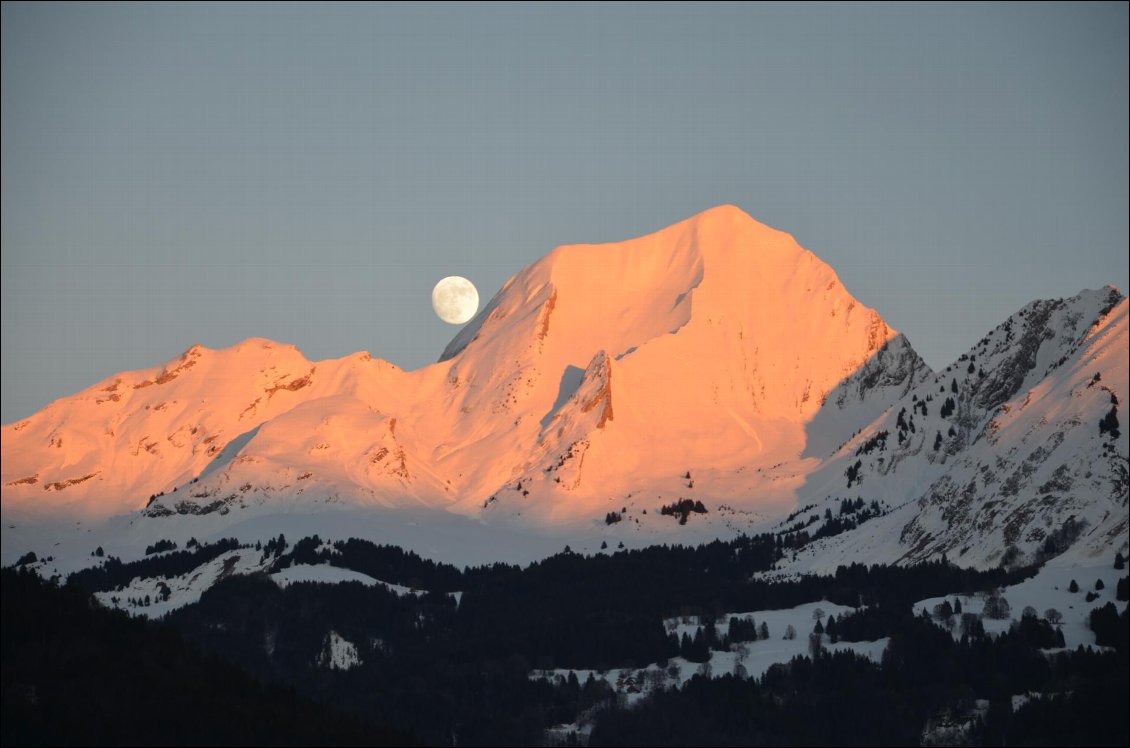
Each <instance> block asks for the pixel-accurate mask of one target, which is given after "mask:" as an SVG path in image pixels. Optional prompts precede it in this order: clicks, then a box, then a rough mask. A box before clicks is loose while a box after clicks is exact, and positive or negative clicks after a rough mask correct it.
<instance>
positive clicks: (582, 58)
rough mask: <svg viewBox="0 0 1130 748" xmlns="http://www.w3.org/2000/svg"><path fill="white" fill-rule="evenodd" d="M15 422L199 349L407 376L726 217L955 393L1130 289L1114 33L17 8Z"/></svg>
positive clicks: (644, 15)
mask: <svg viewBox="0 0 1130 748" xmlns="http://www.w3.org/2000/svg"><path fill="white" fill-rule="evenodd" d="M2 16H3V17H2V37H3V44H2V57H3V60H2V62H3V66H2V78H3V88H2V94H0V103H2V110H0V118H2V124H3V130H2V138H0V140H2V153H0V156H2V158H0V169H2V172H3V174H2V177H3V182H2V189H0V197H2V208H0V239H2V245H0V246H2V259H0V265H2V274H0V281H2V296H0V302H2V323H0V326H2V356H0V369H2V372H0V382H2V397H0V420H2V421H3V422H4V423H10V422H12V421H14V420H18V419H20V418H23V417H26V416H27V415H30V414H31V413H33V412H35V411H37V410H39V409H40V408H42V407H43V406H44V405H46V404H47V403H48V402H50V401H51V400H53V399H55V398H57V397H61V396H65V395H68V394H71V393H73V392H76V391H78V390H80V389H83V388H85V387H87V386H90V385H92V384H94V383H95V382H97V381H99V380H100V379H103V378H105V377H107V376H109V375H111V374H113V373H115V372H118V371H122V370H130V369H137V368H144V367H150V366H157V365H160V364H162V363H164V362H165V361H167V360H169V359H171V358H173V357H175V356H177V355H179V354H180V353H181V352H182V351H183V350H185V349H186V348H188V347H189V346H190V345H192V344H194V343H197V342H199V343H203V344H204V345H206V346H208V347H212V348H220V347H226V346H229V345H232V344H234V343H236V342H238V341H240V340H242V339H244V338H247V337H267V338H272V339H275V340H279V341H283V342H288V343H293V344H295V345H297V346H298V347H299V348H300V349H301V350H302V351H303V353H304V354H305V355H306V356H307V358H309V359H311V360H318V359H324V358H336V357H339V356H343V355H347V354H349V353H352V352H354V351H360V350H367V351H370V352H372V353H373V355H375V356H378V357H380V358H384V359H387V360H389V361H392V362H394V363H396V364H397V365H399V366H401V367H403V368H407V369H414V368H418V367H420V366H424V365H426V364H428V363H431V362H434V361H435V360H436V359H437V358H438V357H439V355H440V353H441V351H442V350H443V348H444V345H445V344H446V343H447V341H448V340H449V339H450V338H451V337H453V336H454V334H455V333H456V332H457V331H458V328H457V327H453V326H451V325H447V324H445V323H443V322H441V321H440V320H439V319H437V318H436V316H435V314H433V312H432V310H431V303H430V298H431V289H432V286H433V285H434V284H435V283H436V281H438V280H439V279H440V278H442V277H444V276H447V275H462V276H466V277H467V278H470V279H471V280H472V281H473V282H474V283H475V284H476V285H477V286H478V288H479V292H480V296H481V297H482V298H483V301H484V303H485V302H486V301H487V300H489V298H490V297H491V296H493V295H494V293H495V292H496V291H497V290H498V289H499V288H500V287H501V286H502V284H503V283H504V282H505V281H506V279H507V278H508V277H510V276H511V275H513V274H514V273H517V272H518V271H519V270H521V269H522V268H523V267H524V266H525V265H527V264H529V263H531V262H533V261H535V260H537V259H539V258H540V257H542V256H543V255H545V254H546V253H547V252H548V251H549V250H551V249H552V248H553V247H555V246H558V245H561V244H573V243H597V242H609V241H619V240H623V239H627V238H631V237H634V236H639V235H643V234H646V233H650V232H652V231H655V230H658V229H660V228H663V227H664V226H668V225H670V224H672V223H675V222H677V221H679V220H682V219H684V218H686V217H688V216H691V215H693V214H695V213H698V212H700V211H702V210H705V209H707V208H710V207H712V206H715V205H720V204H725V203H731V204H734V205H737V206H739V207H741V208H742V209H744V210H745V211H746V212H747V213H749V214H750V215H752V216H753V217H754V218H757V219H758V220H760V221H762V222H763V223H767V224H769V225H771V226H774V227H776V228H779V229H782V230H785V231H788V232H789V233H791V234H793V235H794V236H795V237H796V238H797V240H798V241H799V242H800V243H801V244H802V245H803V246H804V247H806V248H807V249H809V250H811V251H813V252H815V253H816V254H817V255H818V256H819V257H821V258H822V259H823V260H824V261H826V262H827V263H829V264H830V265H831V266H832V267H833V268H834V269H835V270H836V272H837V273H838V274H839V276H840V278H841V280H843V282H844V284H845V286H846V287H847V288H848V290H849V291H850V292H851V293H852V294H853V295H854V296H855V297H856V298H857V299H859V300H860V301H862V302H863V303H864V304H867V305H868V306H871V307H874V308H875V309H877V310H878V311H879V313H880V314H881V315H882V316H883V317H884V319H885V320H886V321H887V322H888V323H889V324H890V325H892V326H893V327H895V328H896V329H898V330H900V331H901V332H904V333H905V334H906V335H907V336H908V337H909V339H910V341H911V343H912V344H913V345H914V347H915V348H916V349H917V350H918V351H919V353H920V354H921V355H922V356H923V357H924V358H925V359H926V360H927V362H928V363H929V364H930V365H932V366H934V367H935V368H943V367H944V366H945V365H946V364H947V363H949V362H950V361H951V360H953V359H954V358H956V357H957V356H958V355H960V354H961V353H962V352H964V351H965V350H966V349H967V348H968V347H970V346H971V345H972V344H973V343H975V342H976V341H977V340H978V339H979V338H980V337H981V336H982V335H983V334H984V333H985V332H986V331H988V330H989V329H991V328H992V327H994V326H995V325H996V324H998V323H999V322H1001V321H1002V320H1003V319H1004V318H1005V317H1007V316H1008V315H1009V314H1010V313H1012V312H1013V311H1015V310H1016V309H1018V308H1019V307H1021V306H1023V305H1024V304H1025V303H1027V302H1028V301H1031V300H1032V299H1035V298H1048V297H1062V296H1069V295H1073V294H1075V293H1077V292H1078V291H1079V290H1081V289H1083V288H1097V287H1100V286H1103V285H1105V284H1114V285H1116V286H1118V287H1119V288H1120V289H1121V290H1123V292H1125V291H1126V290H1127V286H1128V282H1127V278H1128V271H1127V248H1128V246H1130V236H1128V229H1127V224H1128V219H1127V203H1128V201H1130V195H1128V171H1127V169H1128V167H1127V164H1128V152H1127V142H1128V140H1130V132H1128V117H1127V111H1128V103H1127V90H1128V52H1127V38H1128V32H1127V28H1128V18H1127V4H1125V3H1110V4H1097V5H1087V4H1083V3H1072V4H1070V5H1057V4H1035V5H1023V4H1017V3H1006V4H999V5H980V4H942V5H929V4H908V5H850V4H845V3H833V4H830V5H824V6H820V5H817V4H814V3H802V4H797V5H791V4H786V5H772V4H750V5H744V4H741V5H739V4H721V5H709V4H703V3H695V4H693V5H679V4H656V5H648V4H643V3H629V4H623V5H617V4H599V5H596V4H594V5H585V4H574V3H569V4H563V5H556V4H549V5H545V4H523V5H519V4H516V3H506V4H499V5H490V4H483V3H476V4H465V5H463V4H459V5H454V4H453V5H445V4H436V3H421V4H407V5H394V4H384V3H382V4H378V5H371V6H370V5H360V4H343V5H334V4H329V3H318V4H316V5H304V4H289V3H288V4H280V5H271V4H260V3H255V4H250V5H239V4H223V5H212V4H203V3H201V4H196V3H193V4H188V5H177V4H131V5H115V4H110V5H103V4H72V3H66V4H59V5H48V4H39V3H36V4H21V3H9V2H5V3H4V4H3V6H2Z"/></svg>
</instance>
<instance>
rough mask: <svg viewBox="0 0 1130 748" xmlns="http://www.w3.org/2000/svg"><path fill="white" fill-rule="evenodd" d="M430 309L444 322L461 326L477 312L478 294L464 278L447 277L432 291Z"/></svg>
mask: <svg viewBox="0 0 1130 748" xmlns="http://www.w3.org/2000/svg"><path fill="white" fill-rule="evenodd" d="M432 309H435V310H436V315H437V316H438V317H439V318H440V319H442V320H443V321H444V322H447V323H448V324H451V325H461V324H463V323H464V322H466V321H467V320H469V319H471V318H472V317H474V316H475V312H477V311H479V292H478V291H477V290H475V284H474V283H472V282H471V281H469V280H467V279H466V278H461V277H460V276H458V275H449V276H447V277H446V278H444V279H443V280H441V281H440V282H439V283H437V284H436V287H435V288H433V289H432Z"/></svg>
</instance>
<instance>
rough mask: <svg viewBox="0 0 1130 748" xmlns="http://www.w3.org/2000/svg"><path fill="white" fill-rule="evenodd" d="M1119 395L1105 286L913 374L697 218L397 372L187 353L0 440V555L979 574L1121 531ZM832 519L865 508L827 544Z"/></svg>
mask: <svg viewBox="0 0 1130 748" xmlns="http://www.w3.org/2000/svg"><path fill="white" fill-rule="evenodd" d="M1120 310H1121V311H1120ZM1119 315H1121V316H1119ZM1119 320H1121V321H1119ZM967 364H973V366H972V370H969V369H970V367H969V366H968V365H967ZM1095 373H1099V374H1101V381H1100V380H1096V381H1095V382H1094V383H1092V385H1091V386H1090V387H1088V386H1087V385H1088V382H1090V381H1091V380H1090V377H1092V376H1093V374H1095ZM1126 376H1127V375H1126V329H1125V301H1124V300H1123V299H1122V298H1121V295H1120V294H1118V292H1117V291H1114V290H1113V289H1104V290H1101V291H1097V292H1085V293H1084V294H1082V295H1080V296H1078V297H1075V298H1073V299H1067V300H1059V301H1048V302H1035V303H1034V304H1032V305H1030V306H1029V307H1026V308H1025V310H1022V311H1021V312H1019V313H1018V314H1017V315H1014V316H1013V318H1011V319H1010V320H1009V321H1007V322H1006V323H1005V324H1004V325H1002V326H1001V327H999V328H997V330H995V331H993V332H992V333H990V335H989V336H987V337H986V338H985V339H984V340H982V341H981V342H980V343H978V345H977V346H975V348H974V349H973V350H972V351H971V352H970V353H969V354H967V355H966V357H963V358H962V359H961V360H960V361H959V362H957V363H955V364H954V365H951V367H949V368H948V369H947V370H946V371H945V372H939V373H935V372H933V371H931V370H930V368H929V367H928V366H927V365H926V364H925V362H924V361H922V359H921V358H920V357H919V356H918V355H917V353H916V352H915V351H914V349H913V347H912V346H911V345H910V343H909V342H908V341H907V340H906V338H905V337H904V336H902V335H900V334H898V333H897V332H896V331H895V330H893V329H892V328H891V327H890V326H888V325H887V324H886V323H885V322H884V321H883V320H882V318H881V317H880V316H879V315H878V314H877V313H876V312H875V311H874V310H872V309H869V308H867V307H866V306H864V305H862V304H861V303H859V302H858V301H857V300H856V299H854V298H853V297H852V296H851V295H850V294H849V293H848V291H847V290H846V289H845V288H844V286H843V284H842V283H840V281H839V279H838V278H837V277H836V274H835V272H834V271H833V270H832V269H831V268H830V267H829V266H828V265H826V264H825V263H823V262H822V261H821V260H819V259H818V258H817V257H816V256H815V255H813V254H812V253H811V252H809V251H807V250H805V249H804V248H802V247H801V246H799V245H798V244H797V243H796V241H795V240H794V239H793V238H792V237H791V236H789V235H788V234H785V233H783V232H780V231H777V230H775V229H773V228H770V227H768V226H765V225H763V224H761V223H759V222H757V221H755V220H754V219H752V218H751V217H750V216H748V215H747V214H745V213H744V212H742V211H741V210H739V209H737V208H735V207H732V206H721V207H718V208H714V209H711V210H708V211H706V212H704V213H701V214H699V215H696V216H693V217H691V218H689V219H687V220H685V221H682V222H680V223H677V224H675V225H673V226H670V227H668V228H666V229H663V230H661V231H659V232H656V233H654V234H651V235H648V236H645V237H641V238H637V239H631V240H628V241H624V242H619V243H614V244H604V245H571V246H563V247H558V248H557V249H555V250H553V251H552V252H550V253H549V254H548V255H547V256H545V257H544V258H543V259H541V260H539V261H537V262H535V263H533V264H532V265H530V266H528V267H527V268H525V269H524V270H522V271H521V272H519V273H518V274H517V275H515V276H514V277H512V278H511V279H510V280H508V281H507V282H506V284H505V285H504V286H503V287H502V289H501V290H500V291H499V292H498V293H497V294H496V295H495V296H494V298H493V299H491V301H490V302H489V303H488V304H487V305H486V306H485V307H484V308H483V310H482V311H481V312H480V313H479V314H478V316H477V317H476V318H475V319H474V320H472V321H471V322H470V323H469V324H468V325H467V326H466V327H465V328H464V329H463V330H462V331H460V333H459V334H458V335H457V336H456V337H455V338H454V339H453V340H452V341H451V343H450V344H449V345H448V346H447V348H446V349H445V351H444V352H443V354H442V356H441V357H440V360H439V361H438V362H437V363H436V364H433V365H430V366H427V367H424V368H422V369H419V370H416V371H403V370H401V369H399V368H397V367H396V366H394V365H392V364H390V363H388V362H385V361H381V360H379V359H374V358H372V357H371V356H370V355H369V354H367V353H357V354H353V355H351V356H347V357H345V358H341V359H335V360H329V361H320V362H310V361H307V360H306V359H305V357H304V356H303V355H302V354H301V353H300V352H299V351H298V350H297V349H295V348H294V347H293V346H289V345H283V344H280V343H274V342H271V341H268V340H262V339H251V340H247V341H244V342H242V343H240V344H238V345H236V346H234V347H232V348H228V349H224V350H209V349H206V348H203V347H202V346H193V347H192V348H189V349H188V350H187V351H185V352H184V353H183V354H182V355H181V356H179V357H177V358H175V359H173V360H172V361H170V362H168V363H167V364H165V365H164V366H160V367H156V368H154V369H148V370H143V371H137V372H126V373H122V374H119V375H116V376H114V377H110V378H109V379H107V380H105V381H103V382H100V383H98V384H96V385H94V386H93V387H91V388H89V389H87V390H84V391H83V392H80V393H78V394H76V395H73V396H71V397H67V398H63V399H61V400H58V401H56V402H54V403H52V404H51V405H49V406H48V407H47V408H45V409H44V410H42V411H40V412H39V413H36V414H35V415H33V416H32V417H30V418H28V419H26V420H24V421H21V422H19V423H15V424H10V425H6V426H4V427H3V468H2V473H3V475H2V482H3V487H2V497H3V511H4V518H5V523H4V530H3V532H4V533H5V537H4V540H5V542H4V550H5V557H6V558H7V556H8V555H11V554H14V553H17V552H19V553H22V550H20V549H23V550H27V548H25V547H24V546H27V545H28V544H29V543H31V542H32V539H33V537H34V538H37V540H36V542H41V541H42V539H43V537H44V536H42V535H34V534H28V532H29V528H31V527H33V526H36V525H37V524H39V525H43V526H46V525H47V524H48V523H54V524H53V525H52V526H53V527H56V528H57V527H60V526H63V525H68V524H70V523H72V522H74V521H77V522H79V523H84V522H85V523H86V524H84V525H82V533H95V534H94V535H80V536H79V537H80V538H81V541H77V540H76V541H75V543H76V545H75V547H76V548H78V547H83V548H86V551H85V552H86V553H89V551H90V548H89V547H87V546H90V545H91V543H92V542H93V540H94V539H95V538H104V539H105V541H106V543H108V544H109V545H108V547H111V546H113V545H114V544H117V547H118V548H119V549H122V548H124V549H126V550H131V549H132V551H131V552H135V553H137V552H139V549H140V548H141V547H144V545H146V544H149V543H152V542H153V541H154V540H155V539H157V538H165V537H168V538H180V539H182V540H185V539H187V538H188V537H190V536H193V535H199V536H200V537H202V538H203V537H219V536H223V535H225V534H228V533H236V534H241V535H246V536H248V537H252V538H254V537H267V536H268V535H269V534H273V533H277V532H280V531H282V530H283V529H286V530H287V531H288V532H303V533H312V532H322V533H324V534H329V535H345V534H359V535H367V536H369V537H374V538H380V539H382V540H384V541H385V542H398V543H401V544H406V545H412V546H413V547H416V549H417V550H420V551H421V552H424V553H426V554H430V555H433V556H439V557H443V558H445V559H446V560H451V561H458V562H463V561H467V560H469V559H471V558H474V559H475V560H480V561H481V560H491V559H492V558H495V559H497V558H498V557H500V556H505V554H507V553H510V552H512V551H513V548H516V547H519V546H521V547H522V548H523V550H522V551H521V554H525V555H523V556H521V557H522V558H532V557H537V556H538V555H539V554H544V553H546V552H550V551H552V550H556V549H557V548H560V545H561V540H562V539H571V540H579V542H581V543H582V544H583V545H582V547H586V548H590V549H595V542H600V541H601V540H602V539H605V538H607V539H608V540H613V541H621V542H624V541H626V542H628V543H630V544H635V545H640V544H646V543H648V542H655V541H656V540H657V539H675V540H679V541H687V542H690V541H698V540H704V539H709V538H712V537H719V536H722V537H729V536H733V535H735V534H737V533H741V532H751V531H760V530H763V529H766V528H769V527H776V528H777V530H779V531H781V532H785V531H787V530H789V529H791V528H793V527H794V525H795V524H796V522H797V520H796V517H791V518H790V519H789V520H787V521H784V522H782V521H781V518H782V517H784V516H785V515H787V514H797V513H798V512H799V509H798V508H804V507H816V509H815V512H816V513H817V514H818V515H820V516H817V517H816V518H815V520H812V521H810V519H811V518H810V517H809V515H808V514H804V516H803V517H802V519H803V520H804V521H805V522H809V525H808V530H807V531H808V532H809V535H810V536H811V535H815V534H816V533H817V532H819V531H820V530H821V528H824V529H823V533H824V537H823V538H820V539H818V540H817V541H816V542H813V543H812V544H811V547H810V548H807V549H801V550H800V551H799V552H798V555H797V560H796V562H795V563H796V564H797V568H803V567H804V565H805V564H808V565H811V566H819V565H821V564H823V563H825V562H827V563H831V560H832V559H839V560H842V559H852V558H864V557H868V556H869V555H870V556H873V557H878V556H882V557H884V558H886V557H890V559H891V560H895V559H906V560H911V559H916V558H921V557H926V556H930V555H936V554H939V553H941V552H949V553H951V554H953V553H954V552H960V551H961V550H962V549H964V548H965V546H966V545H968V546H969V548H970V550H967V551H966V554H967V555H966V558H967V560H968V562H969V563H972V564H992V563H998V562H999V561H1000V560H1001V557H1002V554H1003V553H1004V551H1003V550H1002V551H1001V552H997V551H996V550H994V549H996V548H997V547H998V546H1001V543H1002V539H1003V542H1004V546H1002V547H1003V548H1005V549H1006V550H1007V548H1009V547H1012V546H1015V547H1016V548H1017V550H1016V551H1008V552H1009V553H1010V554H1012V555H1014V556H1015V555H1017V554H1028V555H1030V554H1031V553H1033V552H1034V551H1033V550H1032V549H1033V548H1035V547H1036V546H1038V545H1040V543H1041V542H1046V538H1047V537H1048V536H1049V535H1050V533H1052V532H1053V531H1054V532H1059V531H1061V530H1062V529H1063V523H1064V522H1066V520H1067V517H1069V516H1074V517H1075V519H1076V520H1077V521H1078V522H1080V523H1085V525H1086V527H1087V528H1088V530H1087V532H1089V533H1091V535H1087V536H1086V537H1092V535H1093V533H1094V532H1105V533H1107V535H1109V533H1110V532H1117V527H1118V522H1119V521H1121V522H1122V525H1121V527H1122V533H1123V535H1125V517H1126V508H1125V507H1126V499H1125V495H1126V494H1125V491H1126V488H1125V486H1126V479H1125V475H1126V460H1125V455H1126V446H1125V445H1126V442H1125V438H1126V437H1125V435H1123V434H1121V433H1119V435H1117V436H1112V435H1111V434H1112V432H1111V431H1110V430H1109V429H1108V430H1107V431H1106V432H1105V433H1104V434H1101V435H1100V434H1099V431H1098V425H1097V424H1098V419H1100V418H1105V417H1107V413H1108V411H1109V410H1110V408H1111V407H1115V408H1117V406H1116V405H1114V404H1113V402H1108V403H1107V404H1106V405H1103V403H1102V402H1100V401H1101V400H1103V398H1107V400H1109V399H1110V398H1115V399H1117V398H1124V397H1125V393H1126ZM1084 380H1086V381H1084ZM954 387H956V388H957V391H956V392H954V391H952V390H953V388H954ZM1103 388H1106V389H1103ZM947 399H951V400H952V401H953V405H952V412H950V406H948V405H946V402H947ZM943 406H945V408H946V410H947V412H946V414H945V415H943V414H942V412H941V411H942V409H943ZM951 428H952V429H953V431H952V433H951ZM938 433H940V434H941V442H940V443H938V445H937V448H936V449H935V440H936V434H938ZM1057 434H1058V436H1057ZM1084 437H1086V438H1084ZM1057 440H1058V441H1057ZM1053 443H1054V445H1053ZM1102 445H1106V446H1105V449H1106V450H1107V453H1104V452H1103V449H1102ZM857 463H858V464H857ZM1057 470H1058V471H1059V472H1056V471H1057ZM1120 470H1121V472H1119V471H1120ZM986 471H988V473H991V474H992V475H991V477H990V475H989V474H988V473H987V472H986ZM1120 476H1121V477H1120ZM974 479H975V481H974ZM971 481H974V482H973V483H971ZM976 481H980V482H976ZM1049 481H1050V483H1049ZM1057 486H1063V487H1062V488H1057ZM1045 487H1047V489H1046V490H1045ZM1036 494H1038V497H1036ZM1119 497H1121V498H1119ZM845 499H850V500H851V501H852V502H856V501H857V500H862V501H863V504H865V505H866V506H867V507H868V509H867V510H866V511H865V512H861V513H855V514H853V518H852V522H837V521H827V522H826V521H825V519H824V510H825V509H830V510H833V514H834V516H833V520H835V517H836V516H838V514H835V513H836V512H839V510H840V508H841V506H842V505H843V503H844V500H845ZM687 500H689V501H687ZM680 501H686V502H687V503H686V505H685V506H684V507H683V508H681V509H680V508H676V509H674V510H669V511H668V512H667V513H666V514H664V513H661V512H660V511H659V510H660V507H662V506H669V507H670V506H671V505H674V504H676V503H677V502H680ZM695 502H701V508H702V509H705V510H706V511H705V512H698V511H693V510H694V509H697V508H699V507H698V506H696V505H695ZM871 502H875V504H874V508H871ZM1032 502H1044V505H1046V506H1045V508H1043V509H1038V508H1036V505H1035V504H1032ZM1104 502H1105V503H1104ZM1119 502H1121V504H1120V503H1119ZM688 507H689V508H688ZM852 507H853V509H852V512H853V513H854V512H855V511H856V510H855V509H854V507H855V503H853V504H852ZM1025 507H1027V508H1025ZM805 511H806V512H807V511H808V510H807V509H806V510H805ZM1018 512H1021V513H1022V514H1023V517H1024V518H1023V519H1021V518H1020V517H1021V514H1017V513H1018ZM1104 513H1106V515H1105V517H1106V518H1105V519H1104V518H1103V516H1104ZM865 514H866V515H867V517H866V518H867V522H862V521H860V520H861V519H862V518H863V516H864V515H865ZM692 515H693V516H692ZM288 518H289V519H288ZM288 522H289V523H290V524H288ZM777 523H779V524H777ZM853 523H858V527H857V528H848V531H844V530H845V528H846V526H847V525H848V524H853ZM296 525H297V529H296V528H295V526H296ZM825 525H827V527H825ZM1037 526H1038V527H1037ZM98 527H102V528H103V530H102V531H101V532H102V534H101V535H99V534H97V532H96V530H95V529H94V528H98ZM1100 527H1101V528H1106V529H1104V530H1101V531H1100V529H1099V528H1100ZM104 528H113V529H112V530H105V529H104ZM1039 528H1043V532H1044V536H1043V538H1044V539H1045V540H1041V536H1040V535H1039V533H1038V532H1037V529H1039ZM72 529H73V528H72ZM1069 529H1071V528H1069ZM76 532H77V531H76ZM1072 532H1075V530H1072ZM877 533H879V535H876V534H877ZM72 535H73V533H72ZM798 537H799V536H798ZM1058 537H1059V536H1057V538H1058ZM1094 537H1095V538H1097V536H1094ZM1092 539H1094V538H1092ZM1072 540H1074V538H1073V539H1072ZM594 541H595V542H594ZM1056 542H1059V541H1058V540H1057V541H1056ZM1096 542H1097V541H1096ZM1070 545H1072V542H1071V541H1068V542H1066V543H1065V547H1066V546H1070ZM472 546H474V547H473V548H472ZM816 549H825V550H824V551H823V552H820V553H818V552H817V550H816ZM123 552H125V551H123ZM513 560H518V557H514V559H513Z"/></svg>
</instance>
